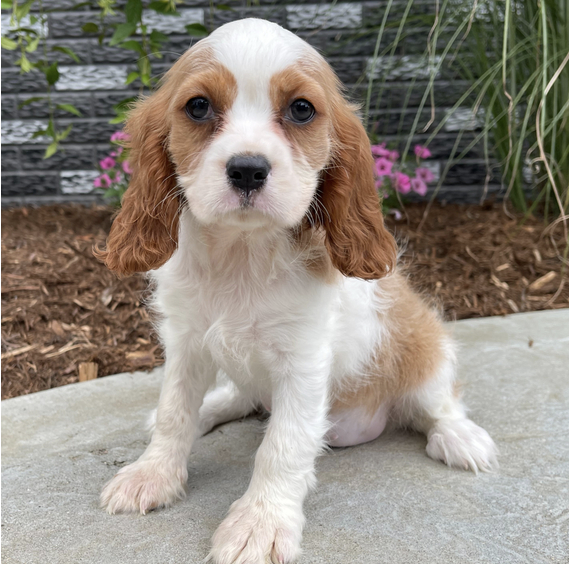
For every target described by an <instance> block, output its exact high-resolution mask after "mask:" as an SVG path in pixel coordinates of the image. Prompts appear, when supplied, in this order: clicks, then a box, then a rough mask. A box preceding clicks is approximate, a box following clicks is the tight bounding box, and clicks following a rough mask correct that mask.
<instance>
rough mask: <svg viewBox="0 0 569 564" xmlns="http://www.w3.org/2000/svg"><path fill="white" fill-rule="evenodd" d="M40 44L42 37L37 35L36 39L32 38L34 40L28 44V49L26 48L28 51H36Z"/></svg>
mask: <svg viewBox="0 0 569 564" xmlns="http://www.w3.org/2000/svg"><path fill="white" fill-rule="evenodd" d="M39 44H40V38H39V37H36V38H35V39H32V40H31V41H30V42H29V43H28V45H27V47H26V49H25V51H26V53H33V52H34V51H36V50H37V48H38V45H39Z"/></svg>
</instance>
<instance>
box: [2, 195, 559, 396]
mask: <svg viewBox="0 0 569 564" xmlns="http://www.w3.org/2000/svg"><path fill="white" fill-rule="evenodd" d="M424 209H425V207H424V205H413V206H408V207H407V210H406V212H407V218H406V219H403V220H400V221H395V220H394V219H393V218H392V217H388V218H387V220H386V221H387V224H388V225H389V227H390V229H392V231H394V232H395V233H396V236H397V237H398V239H399V240H400V241H402V242H404V243H406V250H405V252H404V254H403V256H402V262H403V263H404V264H405V265H406V269H407V271H408V272H409V274H410V276H411V280H412V283H413V285H414V286H415V287H416V288H417V289H419V290H420V291H422V292H423V293H424V294H425V295H427V296H429V297H431V298H433V299H434V301H435V302H436V303H437V304H438V305H439V307H440V308H441V310H442V311H443V312H444V315H445V317H446V318H447V319H463V318H467V317H481V316H489V315H505V314H509V313H515V312H521V311H534V310H541V309H550V308H562V307H569V284H567V283H566V282H567V281H568V279H567V272H566V271H565V272H562V265H563V263H562V261H561V260H560V259H559V258H558V254H557V253H558V251H557V250H556V246H557V247H558V249H559V251H560V252H562V251H563V230H562V228H561V226H558V228H557V229H555V230H554V231H553V232H552V234H551V233H547V232H546V231H545V230H544V224H543V223H542V222H540V221H539V220H538V219H534V218H530V219H527V220H526V221H525V222H521V220H520V218H515V219H511V218H509V217H508V216H506V215H505V214H504V212H503V211H502V209H501V207H499V206H497V205H496V206H490V207H487V208H481V207H478V206H468V207H458V206H445V207H442V206H434V207H433V208H432V209H431V211H430V213H429V215H428V216H427V219H426V221H425V223H424V226H423V228H422V229H421V231H418V229H417V226H418V225H419V223H420V221H421V218H422V216H423V211H424ZM111 217H112V211H111V210H109V209H108V208H104V207H100V206H98V207H92V208H86V207H82V206H72V205H66V206H46V207H41V208H20V209H8V210H3V211H2V399H5V398H10V397H14V396H18V395H22V394H28V393H31V392H37V391H40V390H45V389H48V388H53V387H56V386H61V385H63V384H69V383H72V382H77V381H78V377H79V366H80V365H81V364H82V363H85V362H92V363H96V364H97V365H98V376H99V377H101V376H106V375H108V374H114V373H117V372H124V371H132V370H149V369H151V368H153V367H155V366H158V365H160V364H162V363H163V356H162V350H161V348H160V346H159V343H158V339H157V336H156V333H155V332H154V330H153V327H152V324H151V320H150V315H149V313H148V312H147V310H146V309H145V307H144V299H145V293H146V281H145V279H144V277H143V276H132V277H130V278H125V279H122V280H121V279H118V278H117V277H116V276H115V275H114V274H112V273H111V272H109V271H108V270H107V269H106V268H105V267H104V266H103V265H102V264H100V263H99V262H97V260H96V259H95V258H94V257H93V255H92V252H91V251H92V248H93V245H95V244H97V243H99V244H100V243H103V242H104V240H105V237H106V234H107V233H108V230H109V227H110V224H111Z"/></svg>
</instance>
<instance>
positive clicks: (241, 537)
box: [210, 357, 330, 564]
mask: <svg viewBox="0 0 569 564" xmlns="http://www.w3.org/2000/svg"><path fill="white" fill-rule="evenodd" d="M329 365H330V363H329V358H328V357H326V358H323V357H321V358H319V359H315V360H314V361H313V362H311V363H306V361H304V362H302V363H300V362H299V363H297V364H296V368H292V367H291V369H290V370H287V371H286V372H285V373H281V374H278V375H275V383H274V388H273V395H272V408H271V418H270V421H269V425H268V427H267V432H266V435H265V437H264V439H263V442H262V444H261V446H260V447H259V450H258V451H257V455H256V457H255V470H254V472H253V477H252V479H251V483H250V485H249V488H248V490H247V492H246V493H245V495H244V496H243V497H242V498H241V499H239V500H238V501H236V502H235V503H234V504H233V505H232V506H231V509H230V511H229V514H228V515H227V517H226V518H225V520H224V521H223V523H222V524H221V525H220V526H219V528H218V529H217V531H216V532H215V535H214V536H213V540H212V550H211V554H210V558H212V559H213V561H214V562H215V563H216V564H245V563H247V564H263V563H264V562H265V558H266V557H267V556H269V557H270V558H271V560H272V562H274V563H275V564H285V563H289V562H293V561H294V560H295V559H296V558H297V557H298V555H299V554H300V541H301V538H302V528H303V525H304V515H303V512H302V503H303V501H304V498H305V496H306V493H307V492H308V488H309V487H310V486H312V485H313V484H314V483H315V478H314V460H315V458H316V456H317V455H318V454H319V452H320V449H321V448H322V445H323V437H324V435H325V433H326V430H327V422H326V417H327V411H328V406H327V402H328V398H327V396H328V389H327V381H328V374H329Z"/></svg>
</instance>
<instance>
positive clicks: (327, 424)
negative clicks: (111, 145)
mask: <svg viewBox="0 0 569 564" xmlns="http://www.w3.org/2000/svg"><path fill="white" fill-rule="evenodd" d="M206 45H207V46H208V47H210V48H212V50H213V53H214V54H215V58H216V60H217V61H218V62H219V63H221V64H223V65H224V66H225V67H226V68H227V69H229V71H230V72H231V73H232V74H233V76H234V77H235V80H236V84H237V95H236V98H235V99H234V100H233V103H232V105H231V108H230V109H229V111H228V112H227V114H226V116H225V122H224V128H223V131H222V132H221V133H219V134H218V135H217V136H216V137H214V138H212V139H211V141H210V142H209V143H208V145H207V146H206V147H205V148H204V149H203V151H202V154H200V155H199V158H197V159H192V164H191V165H187V166H183V165H180V166H178V169H177V174H178V182H179V186H180V187H181V189H182V190H183V192H184V195H185V198H186V201H187V202H188V206H187V207H186V208H185V209H184V211H183V212H182V214H181V216H180V221H179V233H178V249H177V250H176V252H175V253H174V254H173V256H172V257H171V258H170V260H168V262H166V264H164V266H162V267H161V268H159V269H158V270H156V271H154V272H153V273H152V274H151V278H152V279H153V281H154V285H155V288H156V290H155V292H154V300H153V307H154V308H155V309H156V310H157V311H158V312H159V313H160V317H161V322H160V325H159V333H160V336H161V339H162V342H163V343H164V348H165V354H166V367H165V379H164V384H163V388H162V393H161V397H160V402H159V406H158V410H157V415H156V420H155V426H154V431H153V435H152V440H151V442H150V444H149V446H148V448H147V449H146V451H145V453H144V454H143V455H142V456H141V457H140V459H139V460H138V461H137V462H135V463H134V464H131V465H130V466H127V467H125V468H123V469H122V470H121V471H120V472H119V473H118V474H117V475H116V476H115V478H113V479H112V480H111V481H110V482H109V483H108V484H107V485H106V486H105V488H104V490H103V493H102V496H101V503H102V505H103V506H104V507H106V508H107V510H108V511H109V512H110V513H115V512H120V511H140V512H141V513H146V512H147V511H149V510H151V509H153V508H156V507H159V506H166V505H169V504H171V503H172V502H174V501H175V500H176V499H178V498H180V497H182V496H183V494H184V485H185V482H186V480H187V468H186V467H187V462H188V457H189V455H190V451H191V448H192V443H193V441H194V440H195V438H196V437H198V436H199V435H201V434H203V433H207V432H209V431H210V430H211V429H212V428H213V427H214V426H215V425H217V424H220V423H223V422H226V421H230V420H233V419H236V418H239V417H243V416H245V415H247V414H248V413H250V412H252V411H253V410H255V409H257V408H260V407H262V406H264V407H265V408H267V409H270V412H271V416H270V420H269V423H268V426H267V430H266V434H265V437H264V439H263V442H262V444H261V446H260V448H259V450H258V452H257V455H256V458H255V469H254V472H253V476H252V479H251V483H250V485H249V488H248V490H247V492H246V493H245V494H244V496H243V497H242V498H241V499H240V500H239V501H237V502H235V503H234V504H233V505H232V507H231V509H230V511H229V514H228V516H227V517H226V519H225V520H224V521H223V523H222V524H221V525H220V527H219V528H218V530H217V532H216V533H215V535H214V537H213V545H212V550H211V555H210V556H211V558H212V559H213V560H214V562H216V563H217V564H229V563H241V564H244V563H259V564H260V563H262V562H264V561H265V557H266V556H270V557H271V558H272V560H273V562H278V563H285V562H292V561H293V560H294V559H295V558H296V557H297V556H298V555H299V553H300V541H301V536H302V528H303V525H304V516H303V511H302V505H303V500H304V498H305V496H306V494H307V492H308V490H309V488H310V487H312V486H313V485H314V483H315V475H314V460H315V458H316V456H317V455H318V454H319V452H320V451H321V449H322V447H323V446H324V444H325V442H326V441H327V442H328V443H330V444H331V445H349V444H357V443H360V442H364V441H367V440H371V439H373V438H375V437H377V436H378V435H379V434H380V433H381V432H382V430H383V428H384V426H385V424H386V422H387V420H388V418H389V417H391V418H393V419H394V420H395V421H397V422H398V423H400V424H401V425H404V426H410V427H414V428H416V429H418V430H420V431H422V432H424V433H425V434H426V435H427V437H428V444H427V454H428V455H429V456H430V457H432V458H434V459H439V460H442V461H443V462H445V463H446V464H448V465H450V466H456V467H460V468H470V469H471V470H473V471H474V472H477V471H478V470H490V469H491V468H492V467H494V466H496V448H495V446H494V443H493V442H492V440H491V439H490V437H489V436H488V434H487V433H486V432H485V431H484V430H483V429H481V428H480V427H478V426H476V425H475V424H474V423H473V422H472V421H470V420H469V419H467V417H466V414H465V409H464V407H463V405H462V403H461V402H460V400H459V398H458V397H457V395H456V394H455V390H454V379H455V354H454V348H453V345H452V342H451V341H450V339H449V338H448V337H446V336H442V337H440V338H439V337H436V338H435V337H431V336H429V335H428V334H426V335H424V336H423V337H422V338H424V339H426V340H427V341H428V340H429V339H431V338H432V339H433V347H434V348H437V350H438V352H439V356H438V357H437V360H436V361H433V368H432V370H430V373H428V374H425V375H424V376H423V377H422V379H421V380H420V381H418V380H415V381H414V383H413V384H409V385H407V384H405V383H403V384H400V385H398V386H395V388H394V389H397V390H398V392H397V393H396V394H391V395H385V397H383V396H382V397H383V399H379V400H378V403H377V405H376V406H375V407H374V408H373V409H372V411H371V412H370V411H369V409H367V408H365V406H362V405H360V404H358V401H356V400H353V401H352V400H345V401H344V400H343V402H344V403H342V405H341V406H339V407H338V406H336V407H333V405H335V403H334V402H335V401H336V400H337V399H338V398H340V397H351V396H350V394H351V393H352V391H354V393H355V395H357V393H356V392H357V390H358V389H359V388H361V386H363V385H369V386H372V388H373V386H374V383H373V382H374V381H375V380H374V378H375V379H376V380H377V382H378V385H379V386H383V385H384V384H385V380H386V379H387V380H389V379H395V378H400V379H402V380H403V379H405V377H406V376H405V374H404V373H402V374H398V375H395V374H386V373H383V372H382V371H381V369H380V368H378V369H377V370H376V371H375V372H374V370H373V369H372V368H370V367H374V366H380V364H377V363H378V362H379V361H378V359H381V358H382V355H389V354H392V349H393V347H394V346H395V345H397V344H398V343H399V344H401V341H402V340H404V339H406V338H408V339H411V337H406V336H405V334H404V332H405V331H404V328H405V326H406V323H407V318H406V317H405V318H403V317H402V315H406V316H409V324H415V326H417V324H418V323H419V321H417V320H416V319H415V317H416V316H417V315H419V314H420V315H425V316H429V315H430V316H434V314H432V313H429V312H428V310H427V308H426V306H425V305H424V304H423V303H422V302H421V301H420V300H417V298H416V297H414V298H413V299H414V300H417V301H416V302H413V304H415V303H416V304H417V305H416V306H415V305H411V306H406V304H405V301H406V299H407V298H404V297H403V296H408V295H411V294H410V291H409V290H408V288H407V285H406V281H405V279H404V278H403V277H402V276H400V275H399V274H397V273H396V272H392V273H391V274H390V275H389V276H388V277H386V278H384V279H382V280H378V281H373V282H369V281H365V280H361V279H358V278H350V277H346V276H342V275H340V274H339V273H338V272H337V271H336V272H335V274H333V275H332V277H330V276H320V275H318V274H316V275H315V273H314V270H313V269H312V268H310V267H309V266H308V265H310V264H311V257H310V253H311V252H312V250H313V249H311V247H310V244H309V245H308V246H306V245H305V246H302V245H298V244H296V243H295V241H294V239H293V238H292V237H291V233H290V228H291V227H293V226H295V225H298V223H299V222H300V221H301V220H302V218H303V217H304V216H305V214H306V213H307V210H308V209H309V207H310V205H311V202H312V201H313V199H314V197H315V193H316V190H317V186H318V178H319V174H320V173H321V170H322V168H323V164H322V163H315V162H311V161H310V158H308V157H307V155H306V154H303V153H302V151H299V150H298V149H295V148H294V147H293V146H291V143H289V142H287V141H286V139H285V137H284V136H283V135H281V134H279V132H278V130H277V129H276V128H275V125H274V119H275V118H274V109H273V106H272V105H271V100H270V95H269V89H270V81H271V78H272V77H273V76H274V75H275V73H277V72H280V71H283V70H284V69H286V68H288V67H290V66H291V65H294V64H295V63H296V62H297V61H298V60H299V59H301V58H302V59H303V60H310V61H312V62H314V61H316V63H315V64H324V63H323V61H322V60H321V59H320V58H319V56H318V55H317V54H316V53H315V52H313V51H312V50H311V48H310V47H308V46H307V45H306V44H305V43H304V42H302V41H301V40H300V39H298V38H296V37H295V36H294V35H292V34H290V33H288V32H286V31H284V30H282V29H281V28H280V27H278V26H276V25H274V24H270V23H268V22H262V21H260V20H243V21H240V22H235V23H232V24H229V25H227V26H224V27H222V28H220V29H219V30H217V31H216V32H214V33H213V34H212V35H211V37H210V38H208V39H207V40H206ZM330 145H331V146H332V142H330ZM325 150H326V151H327V152H329V151H330V150H331V148H330V147H325ZM240 151H245V152H246V153H247V154H256V153H262V154H264V155H265V156H266V157H267V159H268V160H269V161H270V162H271V165H272V172H271V176H270V177H269V179H268V181H267V185H266V187H265V189H264V190H263V191H262V192H260V193H259V194H258V197H257V199H256V200H255V201H254V205H253V206H252V209H248V210H246V211H243V210H242V209H241V207H240V203H239V198H238V197H237V196H236V195H235V192H234V191H232V189H231V187H230V186H228V183H227V180H226V178H225V176H224V175H225V172H224V170H225V168H224V167H225V163H226V162H227V160H228V159H229V158H231V156H232V155H234V154H235V153H238V152H240ZM315 236H316V235H314V237H315ZM405 292H407V293H405ZM406 307H407V309H405V308H406ZM398 308H399V309H398ZM399 311H408V313H405V314H400V313H398V312H399ZM429 319H431V318H429ZM433 319H434V317H433ZM435 323H439V322H438V321H435ZM402 328H403V329H402ZM437 331H440V332H441V335H442V334H443V331H442V329H441V328H440V327H439V326H438V325H437ZM413 338H415V337H413ZM429 342H430V341H429ZM412 354H413V351H408V352H406V353H405V355H412ZM405 360H406V359H405V358H398V359H397V362H399V363H404V361H405ZM394 362H395V361H394ZM218 373H220V374H222V378H223V382H221V383H220V384H219V385H218V387H217V388H214V389H211V390H210V391H209V393H207V395H206V392H208V389H210V388H211V387H212V385H213V384H214V382H215V381H216V375H217V374H218ZM382 379H383V381H382ZM354 397H355V396H354ZM378 397H379V396H378ZM338 401H339V400H338ZM374 405H375V404H374Z"/></svg>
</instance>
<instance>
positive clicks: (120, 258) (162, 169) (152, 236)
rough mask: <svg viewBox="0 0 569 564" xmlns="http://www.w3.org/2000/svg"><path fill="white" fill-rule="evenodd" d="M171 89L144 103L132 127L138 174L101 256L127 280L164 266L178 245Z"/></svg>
mask: <svg viewBox="0 0 569 564" xmlns="http://www.w3.org/2000/svg"><path fill="white" fill-rule="evenodd" d="M168 90H169V89H168V88H167V86H163V87H162V88H161V89H160V90H159V91H158V92H157V93H156V94H154V95H153V96H151V97H150V98H147V99H144V100H141V101H139V102H138V103H137V105H136V106H135V107H134V109H133V110H132V112H131V114H130V116H129V118H128V120H127V124H126V132H127V133H128V134H129V135H130V140H129V142H128V147H129V149H130V154H129V163H130V165H131V168H132V170H133V172H132V175H131V179H130V184H129V186H128V189H127V191H126V192H125V194H124V196H123V199H122V207H121V210H120V211H119V213H118V215H117V216H116V218H115V220H114V222H113V225H112V227H111V232H110V234H109V237H108V239H107V248H106V249H105V250H102V249H96V250H95V256H96V257H97V258H98V259H99V260H101V261H103V262H104V263H105V264H106V265H107V267H108V268H109V269H110V270H114V271H115V272H117V273H118V274H120V275H123V276H127V275H130V274H133V273H135V272H146V271H148V270H152V269H155V268H158V267H159V266H162V265H163V264H164V263H165V262H166V261H167V260H168V259H169V258H170V257H171V256H172V253H173V252H174V251H175V250H176V248H177V245H178V219H179V218H178V216H179V212H180V200H179V198H178V195H177V192H176V189H177V184H176V173H175V169H174V166H173V164H172V162H171V161H170V158H169V154H168V146H167V145H168V133H169V125H168V123H167V115H168V112H167V108H168V103H169V96H168Z"/></svg>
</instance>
